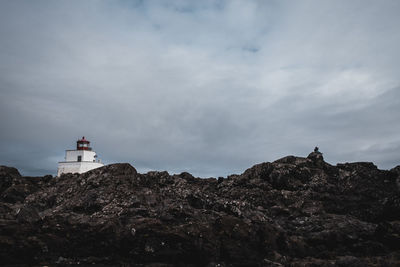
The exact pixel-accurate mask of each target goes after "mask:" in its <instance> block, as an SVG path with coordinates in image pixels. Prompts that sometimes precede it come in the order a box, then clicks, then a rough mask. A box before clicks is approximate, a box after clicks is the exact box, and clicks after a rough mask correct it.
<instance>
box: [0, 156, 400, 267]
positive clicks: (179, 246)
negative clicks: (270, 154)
mask: <svg viewBox="0 0 400 267" xmlns="http://www.w3.org/2000/svg"><path fill="white" fill-rule="evenodd" d="M399 181H400V166H398V167H396V168H394V169H392V170H390V171H384V170H379V169H377V168H376V166H375V165H373V164H372V163H346V164H338V165H337V166H332V165H330V164H328V163H326V162H324V160H323V157H322V154H321V153H319V152H313V153H311V154H310V155H309V156H308V157H307V158H301V157H294V156H288V157H285V158H282V159H279V160H277V161H275V162H272V163H269V162H267V163H261V164H258V165H255V166H253V167H252V168H250V169H248V170H246V171H245V172H244V173H243V174H241V175H231V176H229V177H227V178H224V179H223V178H219V179H213V178H211V179H199V178H194V177H193V176H192V175H190V174H189V173H181V174H180V175H172V176H171V175H169V174H168V173H167V172H149V173H147V174H139V173H137V172H136V170H135V168H133V167H132V166H130V165H129V164H113V165H109V166H105V167H102V168H99V169H95V170H92V171H90V172H87V173H85V174H81V175H77V174H66V175H62V176H61V177H58V178H52V177H49V176H46V177H43V178H38V177H21V175H20V174H19V173H18V171H17V170H16V169H14V168H9V167H0V200H1V202H0V210H1V213H0V226H1V227H0V258H1V261H2V264H8V265H18V264H28V265H54V264H61V265H68V264H83V265H85V264H97V265H127V266H399V265H400V188H399Z"/></svg>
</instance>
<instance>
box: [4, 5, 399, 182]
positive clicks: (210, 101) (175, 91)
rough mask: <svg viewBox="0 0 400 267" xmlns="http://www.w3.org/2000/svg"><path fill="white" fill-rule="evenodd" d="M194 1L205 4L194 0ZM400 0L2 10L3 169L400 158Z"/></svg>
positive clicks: (226, 166) (235, 167) (203, 168)
mask: <svg viewBox="0 0 400 267" xmlns="http://www.w3.org/2000/svg"><path fill="white" fill-rule="evenodd" d="M197 2H198V3H197ZM399 12H400V2H399V1H381V2H379V3H378V2H376V1H351V2H349V1H323V2H321V1H297V2H295V3H293V2H289V1H161V2H160V1H143V2H142V1H137V2H134V1H84V2H79V3H78V2H75V1H34V2H33V1H2V2H1V3H0V122H1V128H2V130H1V131H0V147H1V149H0V164H6V165H11V166H16V167H18V168H19V169H20V170H21V171H22V173H23V174H26V175H41V174H45V173H53V174H54V173H55V172H56V168H57V162H58V161H61V160H62V159H63V156H64V150H65V149H70V148H73V147H74V145H75V141H76V139H77V138H79V137H81V136H82V135H85V136H86V137H87V138H88V139H89V140H91V141H92V142H93V147H94V148H95V150H96V151H97V152H98V154H99V156H100V157H101V158H102V159H103V161H105V162H106V163H112V162H130V163H131V164H133V165H134V166H135V167H136V168H138V170H139V171H146V170H168V171H170V172H172V173H179V172H182V171H189V172H191V173H194V174H195V175H199V176H203V177H206V176H225V175H227V174H230V173H235V172H236V173H240V172H242V171H243V170H244V169H245V168H247V167H249V166H251V165H253V164H255V163H259V162H263V161H271V160H275V159H277V158H279V157H281V156H285V155H288V154H294V155H301V156H304V155H307V154H308V153H309V152H310V151H311V150H312V149H313V147H314V146H315V145H318V146H319V147H320V148H321V150H322V152H324V155H325V158H326V160H327V161H328V162H331V163H336V162H344V161H373V162H375V163H376V164H377V165H378V166H379V167H380V168H392V167H394V166H396V165H399V164H400V154H399V151H400V135H399V132H400V124H399V123H398V122H399V121H400V100H399V99H400V78H399V77H400V53H399V52H398V47H400V31H399V30H398V29H399V26H400V17H399V16H398V14H399Z"/></svg>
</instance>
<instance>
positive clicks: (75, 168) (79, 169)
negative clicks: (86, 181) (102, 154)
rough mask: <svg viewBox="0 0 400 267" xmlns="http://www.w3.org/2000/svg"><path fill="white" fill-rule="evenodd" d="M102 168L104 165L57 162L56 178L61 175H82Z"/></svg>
mask: <svg viewBox="0 0 400 267" xmlns="http://www.w3.org/2000/svg"><path fill="white" fill-rule="evenodd" d="M102 166H104V164H103V163H100V162H88V161H86V162H85V161H84V162H76V161H75V162H59V163H58V171H57V176H60V175H61V174H63V173H84V172H87V171H90V170H93V169H96V168H99V167H102Z"/></svg>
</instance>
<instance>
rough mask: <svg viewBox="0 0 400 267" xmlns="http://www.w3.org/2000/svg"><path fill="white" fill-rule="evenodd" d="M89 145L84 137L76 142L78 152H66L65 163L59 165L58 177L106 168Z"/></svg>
mask: <svg viewBox="0 0 400 267" xmlns="http://www.w3.org/2000/svg"><path fill="white" fill-rule="evenodd" d="M89 145H90V142H89V141H88V140H86V139H85V137H82V139H80V140H78V141H76V150H66V151H65V161H61V162H59V163H58V171H57V176H60V175H61V174H63V173H84V172H87V171H90V170H93V169H96V168H98V167H102V166H104V164H103V163H101V162H100V160H99V159H97V155H96V152H94V151H93V150H92V148H91V147H90V146H89Z"/></svg>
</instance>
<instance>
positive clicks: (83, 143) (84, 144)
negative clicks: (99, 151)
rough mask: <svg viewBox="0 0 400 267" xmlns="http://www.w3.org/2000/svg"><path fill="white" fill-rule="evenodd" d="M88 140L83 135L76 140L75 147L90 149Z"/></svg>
mask: <svg viewBox="0 0 400 267" xmlns="http://www.w3.org/2000/svg"><path fill="white" fill-rule="evenodd" d="M89 144H90V141H88V140H86V139H85V137H84V136H83V137H82V139H80V140H78V141H76V149H77V150H92V148H91V147H89Z"/></svg>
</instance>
